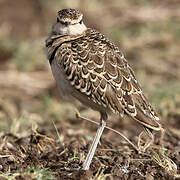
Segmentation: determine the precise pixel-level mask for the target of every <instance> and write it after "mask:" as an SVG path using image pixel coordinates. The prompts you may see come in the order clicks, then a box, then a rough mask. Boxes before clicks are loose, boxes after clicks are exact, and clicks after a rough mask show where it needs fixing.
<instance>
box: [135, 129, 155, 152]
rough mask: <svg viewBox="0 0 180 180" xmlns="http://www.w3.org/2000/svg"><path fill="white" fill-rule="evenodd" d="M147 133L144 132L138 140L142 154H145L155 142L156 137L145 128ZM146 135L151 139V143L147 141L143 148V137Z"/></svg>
mask: <svg viewBox="0 0 180 180" xmlns="http://www.w3.org/2000/svg"><path fill="white" fill-rule="evenodd" d="M144 130H145V131H142V132H141V133H140V135H139V138H138V148H139V151H140V152H145V150H146V149H147V148H148V147H149V146H150V145H151V144H152V143H153V141H154V135H153V134H152V132H151V131H150V130H149V129H148V128H146V127H145V128H144ZM144 133H146V134H147V135H148V137H149V141H146V142H145V144H144V146H141V137H142V136H143V134H144Z"/></svg>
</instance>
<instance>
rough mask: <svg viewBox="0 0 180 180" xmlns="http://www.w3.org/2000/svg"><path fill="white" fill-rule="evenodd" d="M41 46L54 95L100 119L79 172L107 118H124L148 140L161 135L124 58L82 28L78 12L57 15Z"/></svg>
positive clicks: (89, 158)
mask: <svg viewBox="0 0 180 180" xmlns="http://www.w3.org/2000/svg"><path fill="white" fill-rule="evenodd" d="M45 46H46V52H47V59H48V60H49V63H50V66H51V70H52V74H53V76H54V78H55V80H56V83H57V87H58V88H59V91H61V93H63V94H64V96H66V97H69V98H75V99H77V100H79V101H80V102H81V103H82V104H84V105H85V106H88V107H90V108H92V109H93V110H95V111H98V112H99V113H100V123H99V127H98V129H97V132H96V135H95V138H94V140H93V142H92V144H91V146H90V150H89V152H88V155H87V157H86V159H85V161H84V163H83V165H82V169H83V170H88V169H89V168H90V164H91V162H92V158H93V156H94V154H95V151H96V149H97V146H98V143H99V141H100V138H101V135H102V133H103V130H104V128H105V127H106V122H107V119H108V115H109V114H111V113H115V114H118V115H119V116H120V117H123V115H124V114H126V115H128V116H129V117H131V118H132V119H134V120H136V121H137V122H139V123H140V124H141V125H142V126H143V127H144V128H145V129H146V130H147V132H148V133H150V134H151V132H152V131H153V130H154V131H160V130H161V129H162V127H161V123H160V122H159V119H160V118H159V116H158V114H157V113H156V112H155V111H154V110H153V108H152V106H151V105H150V103H149V102H148V100H147V98H146V97H145V95H144V93H143V91H142V89H141V86H140V85H139V83H138V81H137V79H136V77H135V73H134V71H133V69H132V68H131V66H130V65H129V63H128V61H127V60H126V58H125V57H124V54H123V53H122V52H121V51H120V50H119V48H118V47H117V46H116V45H115V44H114V43H113V42H111V41H110V40H109V39H108V38H107V37H106V36H105V35H103V34H102V33H100V32H98V31H97V30H95V29H93V28H88V27H86V25H85V24H84V22H83V14H82V13H81V12H80V11H79V10H77V9H72V8H66V9H62V10H60V11H58V13H57V18H56V21H55V22H54V24H53V25H52V30H51V32H50V34H49V35H48V37H47V39H46V41H45Z"/></svg>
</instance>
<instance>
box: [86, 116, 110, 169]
mask: <svg viewBox="0 0 180 180" xmlns="http://www.w3.org/2000/svg"><path fill="white" fill-rule="evenodd" d="M106 120H107V114H105V113H101V122H100V124H99V128H98V130H97V132H96V135H95V137H94V139H93V142H92V144H91V147H90V150H89V152H88V155H87V157H86V159H85V161H84V163H83V170H88V169H89V166H90V164H91V161H92V158H93V157H94V154H95V151H96V148H97V145H98V143H99V140H100V138H101V135H102V133H103V130H104V128H105V126H106Z"/></svg>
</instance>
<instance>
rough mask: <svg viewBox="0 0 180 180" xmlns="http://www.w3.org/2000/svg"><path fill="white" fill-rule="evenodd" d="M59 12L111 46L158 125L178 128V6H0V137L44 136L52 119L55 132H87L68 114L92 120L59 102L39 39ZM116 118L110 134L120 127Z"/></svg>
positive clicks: (166, 1)
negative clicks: (79, 16) (39, 132)
mask: <svg viewBox="0 0 180 180" xmlns="http://www.w3.org/2000/svg"><path fill="white" fill-rule="evenodd" d="M112 2H113V3H112ZM67 7H71V8H77V9H79V10H80V11H82V12H83V13H84V22H85V24H86V25H87V26H88V27H91V28H95V29H97V30H99V31H100V32H102V33H104V34H105V35H106V36H107V37H108V38H109V39H111V40H112V41H113V42H114V43H115V44H116V45H117V46H119V48H120V49H121V50H122V51H123V53H124V54H125V57H126V58H127V59H128V61H129V63H130V65H131V66H132V67H133V69H134V71H135V74H136V76H137V79H138V80H139V82H140V84H141V86H142V88H143V90H144V92H145V94H146V95H147V96H148V98H149V100H150V102H151V103H152V105H153V107H154V108H155V109H156V110H157V111H158V113H159V114H160V116H161V117H162V119H163V121H164V124H167V125H168V126H169V125H170V126H171V127H172V128H175V127H176V128H179V127H180V123H178V121H179V120H180V50H179V48H180V1H179V0H163V1H162V0H126V1H123V0H121V1H120V0H113V1H111V0H91V1H88V0H76V1H75V0H51V1H50V0H31V1H28V0H16V1H12V0H0V132H1V134H2V133H4V132H12V133H15V134H19V135H21V136H23V135H25V134H27V132H29V131H30V130H31V125H32V123H36V124H38V126H39V127H41V128H43V129H45V131H48V129H53V128H54V126H53V124H52V120H53V121H54V122H55V123H56V125H57V127H58V128H61V127H66V128H68V127H76V126H77V128H76V130H77V129H79V130H80V129H84V130H85V131H86V132H88V131H90V128H87V127H86V128H85V127H83V125H82V126H81V127H80V126H79V122H80V121H77V119H76V118H75V107H76V108H77V109H78V110H79V111H80V112H81V114H83V115H84V116H86V117H89V118H92V119H95V120H98V118H99V116H98V113H96V112H94V111H92V110H90V109H87V108H85V107H83V106H82V105H80V104H79V103H78V102H73V104H69V103H67V102H63V101H62V100H61V97H60V96H59V93H58V91H57V88H56V84H55V81H54V79H53V77H52V74H51V70H50V66H49V63H48V61H47V58H46V53H45V39H46V37H47V36H48V33H49V32H50V31H51V25H52V23H53V22H54V21H55V20H56V13H57V11H58V10H60V9H62V8H67ZM113 118H114V116H113ZM113 118H112V117H111V118H110V119H113ZM117 119H118V117H116V118H114V119H113V123H114V127H117V125H118V126H121V128H122V126H123V125H121V124H120V123H119V121H118V120H117ZM109 122H112V121H111V120H110V121H109ZM130 122H132V121H130ZM81 123H82V122H81ZM124 123H125V124H128V123H129V121H127V122H124ZM122 124H123V123H122ZM72 125H74V126H72ZM88 125H89V124H88ZM89 126H91V125H89ZM112 126H113V125H112ZM82 127H83V128H82ZM132 128H133V129H136V128H135V127H132ZM122 129H123V128H122ZM92 130H93V132H94V131H95V130H96V126H95V128H93V129H92ZM124 131H125V134H127V133H128V131H129V130H128V129H127V128H126V129H124Z"/></svg>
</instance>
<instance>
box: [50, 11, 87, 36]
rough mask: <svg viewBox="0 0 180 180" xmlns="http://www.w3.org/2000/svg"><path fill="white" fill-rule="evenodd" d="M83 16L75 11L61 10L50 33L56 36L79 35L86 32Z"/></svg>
mask: <svg viewBox="0 0 180 180" xmlns="http://www.w3.org/2000/svg"><path fill="white" fill-rule="evenodd" d="M86 29H87V28H86V26H85V25H84V23H83V14H82V13H81V12H79V11H78V10H75V9H70V8H68V9H62V10H60V11H59V12H58V14H57V19H56V23H55V24H54V25H53V28H52V31H53V33H54V34H57V35H70V36H71V35H72V36H73V35H79V34H82V33H83V32H84V31H86Z"/></svg>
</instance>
